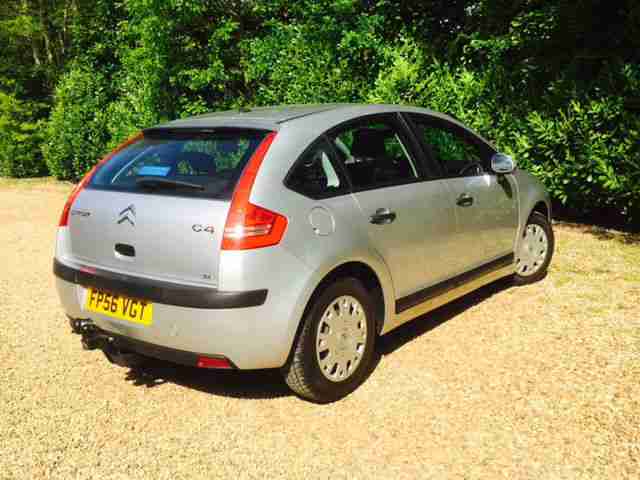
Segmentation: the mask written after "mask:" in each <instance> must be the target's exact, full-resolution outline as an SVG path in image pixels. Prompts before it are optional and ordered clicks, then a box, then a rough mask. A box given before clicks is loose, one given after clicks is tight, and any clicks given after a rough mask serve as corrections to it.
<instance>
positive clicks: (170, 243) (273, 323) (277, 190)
mask: <svg viewBox="0 0 640 480" xmlns="http://www.w3.org/2000/svg"><path fill="white" fill-rule="evenodd" d="M550 218H551V217H550V202H549V197H548V195H547V194H546V192H545V191H544V189H543V187H542V186H541V184H540V183H539V182H538V181H537V180H536V179H535V178H534V177H532V176H531V175H530V174H528V173H526V172H525V171H523V170H520V169H518V168H516V166H515V164H514V160H513V159H512V158H511V157H509V156H507V155H504V154H502V153H499V152H497V151H496V149H495V148H494V147H493V146H492V145H491V143H489V142H488V141H486V140H485V139H483V138H482V137H480V136H479V135H478V134H476V133H474V132H473V131H471V130H470V129H468V128H466V127H465V126H464V125H462V124H461V123H459V122H458V121H456V120H455V119H453V118H450V117H448V116H447V115H443V114H440V113H436V112H433V111H430V110H425V109H421V108H412V107H400V106H390V105H316V106H309V105H301V106H284V107H272V108H256V109H251V110H241V111H233V112H223V113H214V114H209V115H202V116H198V117H193V118H188V119H183V120H177V121H174V122H170V123H167V124H165V125H160V126H157V127H154V128H149V129H146V130H144V131H143V132H141V133H140V134H139V135H138V136H136V137H134V138H132V139H130V140H129V141H127V142H126V143H125V144H123V145H121V146H120V147H119V148H117V149H116V150H115V151H113V152H112V153H110V154H109V155H108V156H107V157H105V158H104V159H103V160H102V161H100V162H99V163H98V165H97V166H96V167H95V168H94V169H93V170H91V171H90V172H89V173H88V174H87V175H86V176H85V177H84V178H83V179H82V181H81V182H80V183H79V184H78V185H77V186H76V188H75V189H74V190H73V192H72V193H71V195H70V197H69V199H68V201H67V203H66V204H65V206H64V210H63V212H62V215H61V218H60V224H59V229H58V234H57V243H56V251H55V259H54V265H53V270H54V274H55V276H56V281H57V290H58V293H59V296H60V300H61V302H62V306H63V308H64V310H65V312H66V314H67V316H68V317H69V319H70V324H71V328H72V330H73V331H74V332H75V333H79V334H81V336H82V344H83V346H84V347H85V348H86V349H89V350H91V349H96V348H99V349H101V350H103V351H104V353H105V354H106V356H107V358H108V359H109V360H111V361H112V362H114V363H116V364H120V365H129V366H131V365H133V364H135V363H136V362H138V361H140V360H142V359H146V358H149V357H152V358H160V359H163V360H169V361H172V362H176V363H180V364H185V365H191V366H196V367H201V368H213V369H262V368H279V369H281V371H282V373H283V376H284V379H285V381H286V382H287V384H288V385H289V386H290V387H291V388H292V389H293V390H294V391H295V392H296V393H297V394H299V395H300V396H302V397H305V398H307V399H310V400H312V401H315V402H330V401H334V400H337V399H339V398H342V397H344V396H345V395H347V394H348V393H350V392H351V391H353V390H354V389H355V388H356V387H357V386H358V385H360V384H361V383H362V382H363V381H364V379H365V378H366V377H367V375H368V373H369V372H370V370H371V368H372V365H373V364H374V361H373V359H374V348H375V344H376V338H377V337H378V336H380V335H384V334H385V333H387V332H389V331H390V330H392V329H394V328H396V327H398V326H399V325H401V324H403V323H405V322H407V321H409V320H411V319H413V318H415V317H417V316H419V315H422V314H424V313H426V312H428V311H430V310H433V309H435V308H437V307H438V306H440V305H443V304H444V303H447V302H449V301H451V300H453V299H455V298H457V297H460V296H462V295H464V294H466V293H468V292H470V291H472V290H474V289H477V288H479V287H481V286H483V285H485V284H488V283H490V282H493V281H495V280H497V279H499V278H501V277H507V276H511V277H512V278H513V280H514V283H516V284H524V283H529V282H533V281H536V280H539V279H541V278H542V277H543V276H544V275H545V273H546V270H547V267H548V266H549V262H550V260H551V256H552V253H553V249H554V236H553V231H552V228H551V221H550Z"/></svg>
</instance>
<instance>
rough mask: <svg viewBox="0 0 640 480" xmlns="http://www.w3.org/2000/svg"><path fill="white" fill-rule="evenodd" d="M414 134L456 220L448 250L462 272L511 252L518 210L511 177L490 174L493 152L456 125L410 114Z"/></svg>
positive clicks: (426, 116)
mask: <svg viewBox="0 0 640 480" xmlns="http://www.w3.org/2000/svg"><path fill="white" fill-rule="evenodd" d="M410 117H411V120H412V123H413V125H414V129H415V132H416V134H417V136H418V137H419V139H420V141H421V142H422V145H423V148H424V149H425V151H426V152H427V154H428V155H429V156H430V157H432V159H433V161H434V162H435V163H436V164H437V165H436V167H437V168H439V169H440V172H441V178H442V179H443V180H444V181H445V182H446V185H447V187H448V189H449V196H450V199H449V202H450V205H452V206H453V208H454V211H455V216H456V220H457V232H458V233H457V235H456V236H455V241H453V242H452V244H451V248H452V249H453V250H454V251H456V252H457V255H456V261H457V263H458V269H459V270H460V271H466V270H469V269H472V268H474V267H477V266H480V265H482V264H483V263H487V262H490V261H492V260H494V259H497V258H499V257H502V256H505V255H508V254H510V253H512V252H513V248H514V239H515V236H516V229H517V226H518V205H517V195H516V194H515V183H514V180H513V177H512V175H496V174H495V173H494V172H492V171H491V169H490V162H491V156H492V155H493V154H494V153H495V151H494V150H493V148H492V147H491V146H489V145H488V144H486V143H485V142H484V141H482V140H481V139H480V138H478V137H476V136H475V135H473V134H472V133H471V132H469V131H467V130H466V129H463V128H462V127H459V126H458V125H455V124H454V123H451V122H448V121H446V120H442V119H439V118H434V117H431V116H428V115H419V114H411V115H410Z"/></svg>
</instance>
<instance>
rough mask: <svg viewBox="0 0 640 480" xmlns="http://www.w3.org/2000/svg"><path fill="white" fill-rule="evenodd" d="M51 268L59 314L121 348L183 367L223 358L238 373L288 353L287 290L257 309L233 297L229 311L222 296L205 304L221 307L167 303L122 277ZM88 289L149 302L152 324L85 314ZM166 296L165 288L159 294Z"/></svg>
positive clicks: (276, 362)
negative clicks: (88, 325) (115, 340)
mask: <svg viewBox="0 0 640 480" xmlns="http://www.w3.org/2000/svg"><path fill="white" fill-rule="evenodd" d="M56 264H57V266H56V267H55V273H56V289H57V291H58V297H59V298H60V302H61V304H62V308H63V310H64V312H65V313H66V314H67V315H68V316H69V317H70V318H72V319H74V320H89V321H90V322H91V323H92V324H93V325H95V327H96V328H97V329H99V330H100V331H101V332H106V333H108V334H110V335H112V336H114V337H117V338H118V339H119V344H120V345H121V347H120V348H121V349H122V350H127V351H132V352H136V353H141V354H143V355H147V356H151V357H156V358H161V359H165V360H169V361H173V362H176V363H181V364H185V365H195V362H196V361H197V357H198V356H206V357H211V358H216V357H224V358H226V359H228V360H229V362H230V363H231V364H232V365H234V366H235V367H237V368H238V369H263V368H278V367H281V366H282V365H283V364H284V363H285V362H286V359H287V357H288V355H289V351H290V348H291V344H292V341H293V337H294V335H295V327H296V324H295V323H293V322H292V321H291V319H292V318H295V317H296V316H297V315H296V313H295V312H294V311H293V309H294V307H295V303H294V302H291V301H290V297H289V291H283V292H284V293H286V296H285V297H284V298H283V297H282V295H283V292H280V291H279V290H274V293H273V294H272V293H271V291H270V292H269V295H268V298H265V300H264V301H262V303H261V304H259V305H255V304H256V303H258V302H257V301H256V294H255V293H250V294H249V295H247V296H243V295H242V294H239V295H237V296H236V297H235V300H234V303H232V305H233V306H231V307H230V306H229V300H228V298H229V297H228V296H226V295H225V296H224V297H223V299H222V300H220V301H219V302H213V303H211V302H210V303H209V305H211V304H213V305H216V306H218V307H219V306H221V305H224V306H225V307H226V308H201V306H202V304H199V305H200V307H193V306H191V307H187V306H184V305H174V304H169V303H167V302H166V300H165V297H164V296H158V295H154V293H155V292H156V291H155V290H153V289H145V288H146V286H145V288H143V289H140V288H139V287H138V286H135V285H133V286H130V285H129V284H127V283H126V282H125V281H124V279H123V278H118V279H117V282H116V281H113V280H112V279H108V280H107V281H105V280H104V279H103V278H104V277H101V276H100V275H99V274H98V272H93V271H92V272H86V273H85V272H83V271H81V270H79V268H81V267H77V268H70V267H68V266H66V265H64V264H62V263H60V262H59V261H58V262H56ZM118 282H120V283H118ZM89 286H95V287H97V288H103V289H105V290H107V291H112V292H113V293H121V294H124V295H128V296H132V297H137V298H142V299H147V300H150V301H153V302H154V305H153V323H152V324H151V325H150V326H144V325H140V324H135V323H131V322H127V321H124V320H119V319H116V318H112V317H108V316H105V315H102V314H100V313H96V312H92V311H89V310H87V309H86V308H85V305H86V299H87V292H88V288H87V287H89ZM289 290H291V289H289ZM165 294H166V290H164V291H162V295H165ZM159 298H162V301H159V300H158V299H159ZM191 298H193V297H191ZM207 298H208V299H209V300H210V299H212V298H214V299H216V298H220V297H216V296H215V295H213V296H211V297H207ZM154 299H155V300H154ZM238 299H241V300H243V302H240V301H239V300H238ZM183 303H185V302H183ZM191 305H193V304H192V303H191ZM240 305H254V306H249V307H246V306H245V307H241V306H240ZM127 342H129V343H127ZM141 350H144V351H141Z"/></svg>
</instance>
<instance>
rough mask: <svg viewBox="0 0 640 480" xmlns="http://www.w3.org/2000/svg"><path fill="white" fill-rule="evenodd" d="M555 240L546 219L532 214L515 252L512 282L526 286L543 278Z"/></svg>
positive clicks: (534, 213)
mask: <svg viewBox="0 0 640 480" xmlns="http://www.w3.org/2000/svg"><path fill="white" fill-rule="evenodd" d="M554 247H555V238H554V236H553V229H552V228H551V223H549V220H548V219H547V217H546V216H545V215H543V214H541V213H539V212H533V213H532V214H531V216H530V217H529V220H527V225H526V226H525V228H524V232H523V233H522V238H521V239H520V244H519V246H518V251H517V252H516V273H515V275H514V282H515V283H516V284H517V285H526V284H529V283H533V282H537V281H538V280H541V279H542V278H544V276H545V275H546V273H547V268H549V263H551V257H552V256H553V250H554Z"/></svg>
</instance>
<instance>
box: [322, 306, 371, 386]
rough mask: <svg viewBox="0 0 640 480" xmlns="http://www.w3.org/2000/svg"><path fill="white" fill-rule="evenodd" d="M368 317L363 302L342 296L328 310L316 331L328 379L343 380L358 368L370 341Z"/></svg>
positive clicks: (323, 371) (324, 371) (324, 370)
mask: <svg viewBox="0 0 640 480" xmlns="http://www.w3.org/2000/svg"><path fill="white" fill-rule="evenodd" d="M367 334H368V332H367V317H366V313H365V311H364V308H363V307H362V305H361V304H360V302H359V301H358V300H357V299H356V298H354V297H352V296H350V295H343V296H341V297H338V298H336V299H335V300H333V301H332V302H331V303H330V304H329V306H328V307H327V308H326V309H325V311H324V313H323V314H322V317H321V319H320V322H319V323H318V328H317V331H316V359H317V361H318V367H319V368H320V371H321V372H322V375H324V377H325V378H327V379H328V380H330V381H332V382H342V381H344V380H346V379H347V378H349V377H351V375H353V373H354V372H355V371H356V370H357V368H358V365H359V364H360V361H361V360H362V356H363V354H364V351H365V348H366V342H367Z"/></svg>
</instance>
